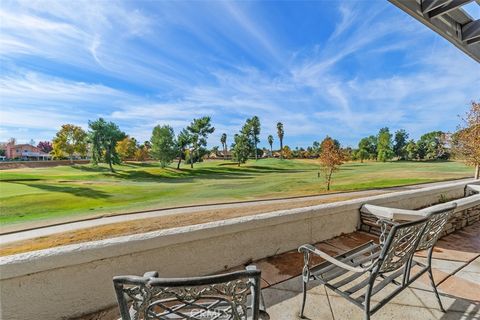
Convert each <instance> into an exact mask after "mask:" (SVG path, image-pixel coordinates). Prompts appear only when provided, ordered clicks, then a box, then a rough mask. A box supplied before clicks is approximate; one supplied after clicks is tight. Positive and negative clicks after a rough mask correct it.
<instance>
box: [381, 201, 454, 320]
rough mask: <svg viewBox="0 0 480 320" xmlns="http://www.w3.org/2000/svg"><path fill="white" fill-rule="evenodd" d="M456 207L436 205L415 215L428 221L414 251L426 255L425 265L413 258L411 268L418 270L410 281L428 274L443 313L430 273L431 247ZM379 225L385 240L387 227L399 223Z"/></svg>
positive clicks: (452, 204)
mask: <svg viewBox="0 0 480 320" xmlns="http://www.w3.org/2000/svg"><path fill="white" fill-rule="evenodd" d="M456 207H457V204H456V203H448V204H442V205H437V206H434V207H432V208H426V209H423V210H420V211H417V214H422V215H423V216H426V217H427V219H428V221H427V225H426V226H425V230H424V231H423V234H422V237H421V239H420V242H419V244H418V246H417V249H416V251H422V250H426V251H427V253H426V257H427V263H426V264H424V263H421V262H419V261H418V259H415V256H414V257H413V262H411V266H412V267H413V266H417V268H419V269H420V270H419V271H418V272H416V273H415V275H413V276H412V277H411V279H412V282H413V281H415V280H416V279H418V278H419V277H420V276H421V275H422V274H424V273H428V277H429V279H430V284H431V285H432V289H433V292H434V293H435V296H436V298H437V301H438V304H439V306H440V310H442V311H443V312H445V309H444V307H443V304H442V300H441V299H440V296H439V294H438V291H437V286H436V285H435V280H434V278H433V273H432V254H433V247H434V246H435V244H436V243H437V241H438V239H439V238H440V235H441V234H442V231H443V229H444V228H445V225H446V224H447V222H448V220H449V218H450V217H451V216H452V215H453V213H454V212H455V208H456ZM417 217H418V215H417ZM379 223H380V224H381V230H382V235H381V237H383V238H385V234H386V232H387V230H388V229H389V227H390V226H393V225H398V224H399V223H400V222H398V221H390V220H386V219H380V220H379ZM381 241H382V240H381Z"/></svg>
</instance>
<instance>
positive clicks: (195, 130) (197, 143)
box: [187, 117, 215, 168]
mask: <svg viewBox="0 0 480 320" xmlns="http://www.w3.org/2000/svg"><path fill="white" fill-rule="evenodd" d="M187 130H188V131H189V132H190V134H191V137H192V140H191V141H192V150H191V152H190V166H191V168H193V158H194V156H195V157H196V158H197V159H199V158H200V148H202V147H206V146H207V137H208V135H209V134H211V133H213V132H214V131H215V128H214V127H212V125H211V123H210V117H202V118H200V119H193V121H192V122H191V123H190V125H189V126H188V127H187Z"/></svg>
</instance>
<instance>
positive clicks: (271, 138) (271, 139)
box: [267, 134, 273, 157]
mask: <svg viewBox="0 0 480 320" xmlns="http://www.w3.org/2000/svg"><path fill="white" fill-rule="evenodd" d="M267 140H268V144H269V145H270V157H271V156H272V155H273V136H272V135H271V134H270V135H268V138H267Z"/></svg>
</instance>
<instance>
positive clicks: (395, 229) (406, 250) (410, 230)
mask: <svg viewBox="0 0 480 320" xmlns="http://www.w3.org/2000/svg"><path fill="white" fill-rule="evenodd" d="M427 222H428V219H427V218H420V219H418V220H415V221H412V222H407V223H401V224H394V225H393V226H392V227H391V228H390V232H389V233H388V236H387V237H386V239H385V241H384V242H383V243H382V252H381V254H380V257H379V264H378V271H379V272H382V273H384V272H391V271H395V270H397V269H399V268H401V267H403V266H405V265H406V264H407V263H408V262H409V260H410V258H411V257H412V256H413V254H414V253H415V251H416V249H417V246H418V244H419V242H420V239H421V237H422V234H423V232H424V230H425V227H426V225H427Z"/></svg>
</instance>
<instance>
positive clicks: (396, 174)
mask: <svg viewBox="0 0 480 320" xmlns="http://www.w3.org/2000/svg"><path fill="white" fill-rule="evenodd" d="M318 169H319V166H318V163H317V162H316V161H314V160H283V161H282V160H277V159H263V160H258V161H249V162H248V163H247V164H246V165H244V166H242V167H237V166H236V165H235V164H233V163H231V162H223V161H209V162H204V163H200V164H196V165H195V168H194V169H190V168H189V166H183V167H182V170H176V169H174V168H173V167H172V168H166V169H161V168H160V167H159V166H158V165H157V164H154V163H142V164H125V165H120V166H115V170H116V173H110V172H109V171H108V168H106V167H105V166H100V167H94V166H91V165H74V166H62V167H53V168H35V169H14V170H2V171H0V203H1V211H0V224H3V225H5V224H11V223H21V222H24V221H32V220H40V219H51V218H60V217H65V216H72V217H73V216H75V217H80V216H81V215H83V216H88V215H92V214H99V213H112V212H114V213H120V212H128V211H135V210H142V209H154V208H164V207H171V206H179V205H192V204H204V203H214V202H224V201H238V200H252V199H261V198H276V197H284V196H300V195H312V194H319V193H322V192H325V190H324V184H323V180H322V178H320V179H319V178H318V177H317V172H318ZM471 172H472V169H471V168H468V167H466V166H465V165H463V164H462V163H458V162H387V163H377V162H368V163H347V164H344V165H343V166H342V167H341V169H340V170H339V171H338V172H336V173H335V175H334V178H333V185H332V190H333V191H340V190H342V191H343V190H360V189H371V188H378V187H390V186H400V185H407V184H415V183H422V182H433V181H440V180H448V179H455V178H462V177H467V176H470V175H471Z"/></svg>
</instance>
